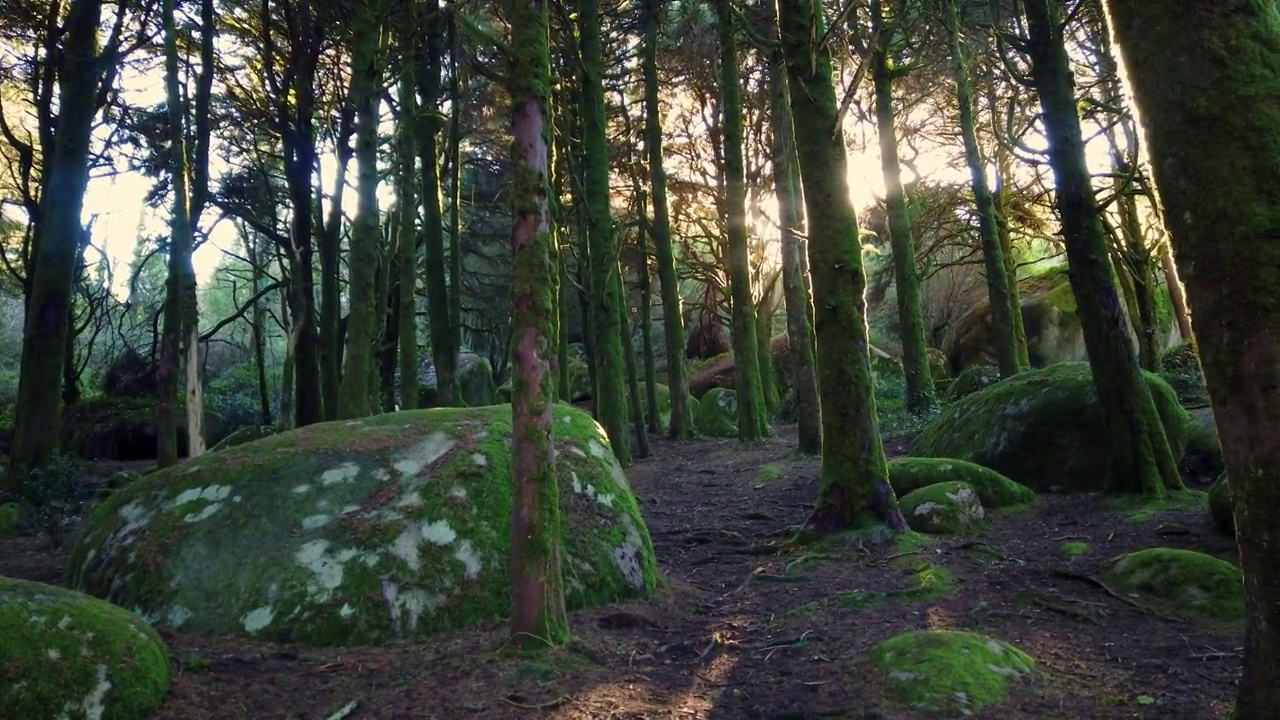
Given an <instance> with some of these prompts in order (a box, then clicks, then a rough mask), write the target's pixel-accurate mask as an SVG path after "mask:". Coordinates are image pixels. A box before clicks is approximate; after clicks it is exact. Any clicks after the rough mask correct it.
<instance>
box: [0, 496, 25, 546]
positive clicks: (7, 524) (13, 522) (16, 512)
mask: <svg viewBox="0 0 1280 720" xmlns="http://www.w3.org/2000/svg"><path fill="white" fill-rule="evenodd" d="M21 519H22V508H20V507H18V504H17V503H5V504H3V505H0V538H6V537H13V536H14V535H17V534H18V522H19V521H20V520H21Z"/></svg>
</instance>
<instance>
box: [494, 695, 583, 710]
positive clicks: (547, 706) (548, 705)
mask: <svg viewBox="0 0 1280 720" xmlns="http://www.w3.org/2000/svg"><path fill="white" fill-rule="evenodd" d="M570 700H572V698H570V697H569V696H568V695H561V696H560V697H558V698H556V699H555V700H548V701H546V702H544V703H526V702H520V701H519V700H512V699H511V697H510V696H507V697H504V698H502V701H503V702H504V703H506V704H508V705H510V706H512V707H518V708H520V709H521V710H551V709H552V708H558V707H560V706H561V705H564V704H565V703H567V702H569V701H570Z"/></svg>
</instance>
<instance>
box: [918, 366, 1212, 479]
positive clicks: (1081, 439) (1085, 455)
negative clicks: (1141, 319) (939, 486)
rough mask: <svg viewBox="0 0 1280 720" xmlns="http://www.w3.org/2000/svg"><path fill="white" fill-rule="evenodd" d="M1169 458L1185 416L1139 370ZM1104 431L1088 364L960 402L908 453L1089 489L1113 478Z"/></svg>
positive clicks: (1183, 431) (1166, 391) (1181, 443)
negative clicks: (1161, 425)
mask: <svg viewBox="0 0 1280 720" xmlns="http://www.w3.org/2000/svg"><path fill="white" fill-rule="evenodd" d="M1144 376H1145V378H1146V381H1147V387H1148V388H1149V389H1150V391H1151V394H1152V396H1153V398H1154V399H1155V403H1156V408H1157V410H1158V411H1159V413H1160V417H1161V419H1162V420H1163V421H1164V427H1165V433H1166V435H1167V436H1168V438H1169V444H1170V446H1171V447H1172V449H1173V452H1174V455H1175V456H1181V454H1182V450H1183V448H1184V447H1185V446H1186V442H1187V426H1188V423H1189V422H1190V416H1189V415H1188V414H1187V411H1186V410H1184V409H1183V408H1182V406H1181V405H1179V404H1178V399H1177V397H1176V396H1175V395H1174V393H1173V390H1171V389H1170V388H1169V386H1168V385H1166V384H1165V383H1164V381H1163V380H1161V379H1160V378H1158V377H1156V376H1155V375H1153V374H1151V373H1144ZM1107 438H1108V433H1107V430H1106V427H1105V426H1104V424H1103V419H1102V408H1101V407H1100V406H1099V404H1098V395H1097V392H1096V390H1095V389H1094V385H1093V376H1092V375H1091V374H1090V372H1089V365H1088V364H1087V363H1061V364H1059V365H1053V366H1050V367H1047V368H1044V369H1042V370H1033V371H1029V372H1023V373H1019V374H1017V375H1015V376H1013V377H1011V378H1009V379H1008V380H1003V381H1001V382H999V383H997V384H995V385H992V386H991V387H989V388H987V389H986V390H983V391H981V392H978V393H974V394H973V395H969V396H968V397H965V398H963V399H962V400H959V401H958V402H956V403H955V404H954V405H951V406H950V407H948V408H947V409H946V410H945V411H943V413H942V414H941V415H939V416H938V417H937V418H935V419H934V420H933V421H932V422H930V423H929V424H928V425H927V426H925V428H924V430H922V431H921V432H920V434H919V435H918V436H916V439H915V441H914V442H913V444H912V446H911V454H912V455H915V456H918V457H937V458H955V459H958V460H967V461H969V462H974V463H977V464H979V465H983V466H985V467H988V468H991V469H992V470H995V471H996V472H999V473H1001V474H1002V475H1004V476H1006V477H1008V478H1010V479H1012V480H1014V481H1016V482H1019V483H1022V484H1023V485H1026V486H1027V487H1029V488H1031V489H1033V490H1035V491H1036V492H1094V491H1098V490H1104V489H1107V488H1110V487H1119V486H1122V485H1123V483H1121V482H1120V481H1119V480H1120V479H1119V478H1112V477H1111V476H1112V473H1113V468H1112V463H1111V458H1110V454H1109V453H1108V451H1107V448H1108V443H1107Z"/></svg>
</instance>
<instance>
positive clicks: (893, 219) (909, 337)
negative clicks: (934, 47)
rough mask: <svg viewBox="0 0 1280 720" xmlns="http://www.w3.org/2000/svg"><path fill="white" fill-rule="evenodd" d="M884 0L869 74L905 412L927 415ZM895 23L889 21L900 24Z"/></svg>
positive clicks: (874, 19)
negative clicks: (873, 89)
mask: <svg viewBox="0 0 1280 720" xmlns="http://www.w3.org/2000/svg"><path fill="white" fill-rule="evenodd" d="M881 5H882V3H881V2H880V0H871V28H872V35H873V36H874V37H875V38H876V45H875V47H874V48H873V49H872V51H871V78H872V81H873V85H874V87H875V102H876V130H877V134H878V136H879V140H880V172H881V173H882V174H883V175H884V188H885V196H884V202H885V209H886V211H887V214H888V219H889V245H890V247H891V248H892V250H893V280H894V284H895V285H896V286H897V299H898V326H899V332H900V334H901V336H902V372H903V376H904V378H905V380H906V382H907V410H908V411H910V412H912V413H916V414H921V413H927V412H929V411H931V410H933V409H934V408H936V407H937V405H938V400H937V397H935V395H934V390H933V378H932V377H931V376H930V372H929V354H928V352H927V350H928V345H927V344H926V343H925V339H924V337H925V332H924V298H923V293H922V292H921V289H920V273H919V272H917V270H916V243H915V238H913V237H912V236H911V217H910V215H909V214H908V213H907V194H906V191H904V190H903V188H902V167H901V165H900V163H899V162H898V128H897V123H896V121H895V119H894V116H893V81H894V76H895V72H894V70H893V68H892V67H890V60H891V59H890V57H889V47H890V45H891V43H892V42H893V40H894V37H895V36H896V35H897V34H898V33H897V30H896V28H895V27H893V26H889V27H886V23H885V17H884V12H883V9H882V7H881ZM896 24H897V23H896V21H893V22H892V23H891V25H894V26H896Z"/></svg>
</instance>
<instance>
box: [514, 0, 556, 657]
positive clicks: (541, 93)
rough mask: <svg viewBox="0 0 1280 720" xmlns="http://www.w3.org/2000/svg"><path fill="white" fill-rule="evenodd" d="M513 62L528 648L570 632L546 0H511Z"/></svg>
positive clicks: (517, 393)
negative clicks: (557, 403)
mask: <svg viewBox="0 0 1280 720" xmlns="http://www.w3.org/2000/svg"><path fill="white" fill-rule="evenodd" d="M510 19H511V33H512V37H511V47H512V49H513V50H514V52H513V53H512V57H513V58H514V62H513V63H512V67H511V70H510V79H511V84H512V88H511V97H512V101H513V104H514V121H513V128H512V129H513V134H514V135H515V147H516V158H515V160H516V167H515V171H514V173H513V178H514V183H513V184H514V188H513V190H514V192H513V194H514V196H515V225H514V227H513V229H512V233H511V245H512V258H513V262H512V264H513V280H512V285H511V300H512V303H511V309H512V312H511V326H512V337H513V338H514V342H513V343H512V349H513V351H514V352H513V358H512V359H513V362H514V364H515V367H514V372H513V373H512V380H511V384H512V389H511V418H512V450H511V455H512V475H513V477H512V485H513V488H514V495H515V498H514V500H515V502H514V503H513V504H512V512H511V584H512V592H511V598H512V608H511V634H512V639H513V641H514V642H515V643H516V644H517V645H520V646H523V647H529V648H546V647H548V646H556V645H560V644H563V643H564V642H566V641H568V639H569V620H568V616H567V615H566V613H565V602H564V579H563V575H562V571H561V546H560V489H559V486H558V485H557V481H556V467H555V444H554V435H555V428H554V424H553V423H552V421H551V420H552V406H553V403H554V400H555V393H554V381H555V360H554V357H555V355H554V348H553V347H552V342H551V328H552V325H553V324H554V322H555V317H554V313H555V304H554V303H553V302H552V296H551V292H550V290H549V288H550V287H551V275H552V273H554V272H555V268H554V267H553V266H552V263H551V218H550V214H549V212H548V202H547V183H548V167H549V160H548V145H549V140H550V137H549V136H550V133H549V128H548V126H547V121H546V117H547V115H546V108H547V105H548V103H549V101H550V87H551V69H550V59H549V58H550V50H549V48H548V43H549V39H548V29H547V26H548V20H547V10H546V7H545V6H544V5H543V4H542V2H541V0H517V1H516V2H514V3H512V6H511V18H510Z"/></svg>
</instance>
